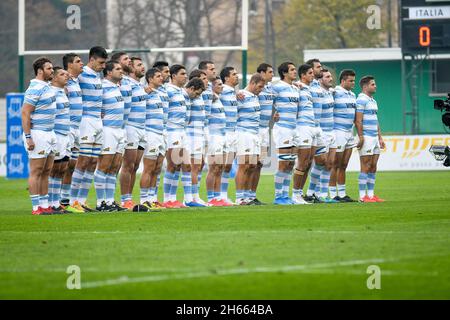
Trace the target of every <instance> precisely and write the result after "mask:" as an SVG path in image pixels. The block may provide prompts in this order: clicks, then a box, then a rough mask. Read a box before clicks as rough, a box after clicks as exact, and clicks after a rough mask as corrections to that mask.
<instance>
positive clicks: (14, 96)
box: [6, 93, 29, 179]
mask: <svg viewBox="0 0 450 320" xmlns="http://www.w3.org/2000/svg"><path fill="white" fill-rule="evenodd" d="M23 99H24V94H23V93H8V94H7V95H6V165H7V167H6V168H7V169H6V177H7V178H8V179H24V178H28V174H29V167H28V155H27V152H26V150H25V147H24V145H23V139H22V132H23V130H22V116H21V111H22V103H23Z"/></svg>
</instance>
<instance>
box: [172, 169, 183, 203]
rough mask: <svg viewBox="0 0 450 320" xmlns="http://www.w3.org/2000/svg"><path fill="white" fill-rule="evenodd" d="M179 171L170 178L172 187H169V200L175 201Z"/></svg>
mask: <svg viewBox="0 0 450 320" xmlns="http://www.w3.org/2000/svg"><path fill="white" fill-rule="evenodd" d="M180 174H181V172H180V171H175V172H174V174H173V176H172V185H171V186H170V199H171V200H172V201H176V200H177V190H178V180H180Z"/></svg>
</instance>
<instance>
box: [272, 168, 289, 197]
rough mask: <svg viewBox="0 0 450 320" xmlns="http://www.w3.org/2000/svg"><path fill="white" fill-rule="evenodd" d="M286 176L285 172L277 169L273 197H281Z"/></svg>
mask: <svg viewBox="0 0 450 320" xmlns="http://www.w3.org/2000/svg"><path fill="white" fill-rule="evenodd" d="M285 177H286V173H285V172H283V171H277V173H276V174H275V198H282V197H283V182H284V178H285Z"/></svg>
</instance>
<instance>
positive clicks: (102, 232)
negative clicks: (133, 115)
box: [0, 230, 450, 236]
mask: <svg viewBox="0 0 450 320" xmlns="http://www.w3.org/2000/svg"><path fill="white" fill-rule="evenodd" d="M2 233H9V234H38V235H42V234H158V235H162V236H164V235H173V234H182V233H192V232H190V231H184V232H181V231H173V232H167V233H161V232H157V231H141V230H129V231H52V230H49V231H16V230H1V231H0V234H2ZM195 233H202V234H205V233H212V234H214V235H217V234H221V233H222V234H249V233H250V234H261V233H295V234H302V233H324V234H360V233H361V234H371V233H372V234H413V235H417V234H425V235H427V234H448V235H450V232H449V231H402V230H399V231H395V230H390V231H377V230H233V231H219V230H218V231H209V230H205V231H201V230H198V231H196V232H195Z"/></svg>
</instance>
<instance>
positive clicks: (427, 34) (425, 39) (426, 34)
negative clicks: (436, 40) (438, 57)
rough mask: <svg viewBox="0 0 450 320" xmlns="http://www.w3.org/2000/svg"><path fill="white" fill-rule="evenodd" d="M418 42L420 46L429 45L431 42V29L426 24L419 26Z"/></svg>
mask: <svg viewBox="0 0 450 320" xmlns="http://www.w3.org/2000/svg"><path fill="white" fill-rule="evenodd" d="M419 44H420V46H421V47H429V46H430V44H431V30H430V27H428V26H422V27H420V28H419Z"/></svg>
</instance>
